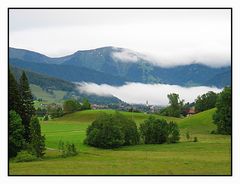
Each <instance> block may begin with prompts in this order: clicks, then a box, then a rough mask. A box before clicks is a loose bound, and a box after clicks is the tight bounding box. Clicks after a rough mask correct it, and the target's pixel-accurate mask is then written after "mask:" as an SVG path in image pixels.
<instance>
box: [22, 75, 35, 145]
mask: <svg viewBox="0 0 240 184" xmlns="http://www.w3.org/2000/svg"><path fill="white" fill-rule="evenodd" d="M19 90H20V96H21V112H20V116H21V118H22V123H23V126H24V138H25V140H26V142H28V143H29V142H30V121H31V118H32V116H33V115H34V114H35V109H34V105H33V104H34V103H33V96H32V93H31V90H30V87H29V83H28V79H27V76H26V74H25V72H23V73H22V75H21V77H20V80H19Z"/></svg>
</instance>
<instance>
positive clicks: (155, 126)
mask: <svg viewBox="0 0 240 184" xmlns="http://www.w3.org/2000/svg"><path fill="white" fill-rule="evenodd" d="M140 134H141V137H142V139H143V141H144V143H145V144H162V143H165V142H167V143H176V142H178V141H179V139H180V133H179V128H178V126H177V124H176V123H174V122H170V123H167V121H166V120H164V119H156V118H155V117H153V116H150V117H149V118H148V119H147V120H145V121H144V123H142V124H141V125H140Z"/></svg>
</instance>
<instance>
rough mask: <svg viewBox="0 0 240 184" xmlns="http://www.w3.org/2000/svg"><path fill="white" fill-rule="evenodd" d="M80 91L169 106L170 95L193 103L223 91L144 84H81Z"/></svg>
mask: <svg viewBox="0 0 240 184" xmlns="http://www.w3.org/2000/svg"><path fill="white" fill-rule="evenodd" d="M78 89H79V90H80V91H81V92H85V93H90V94H96V95H99V96H111V95H113V96H116V97H117V98H119V99H121V100H122V101H125V102H127V103H133V104H145V103H146V101H148V102H149V104H151V105H167V104H168V98H167V95H168V94H169V93H177V94H179V96H180V98H181V99H184V100H185V102H193V101H194V100H195V99H196V98H197V96H198V95H202V94H204V93H207V92H208V91H214V92H216V93H219V92H221V91H222V89H218V88H215V87H206V86H199V87H189V88H187V87H181V86H178V85H167V84H143V83H127V84H125V85H123V86H110V85H107V84H101V85H98V84H95V83H79V84H78Z"/></svg>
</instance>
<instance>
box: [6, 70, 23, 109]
mask: <svg viewBox="0 0 240 184" xmlns="http://www.w3.org/2000/svg"><path fill="white" fill-rule="evenodd" d="M8 83H9V85H8V110H9V111H10V110H14V111H16V112H17V113H20V112H21V111H20V109H21V102H20V94H19V91H18V84H17V81H16V79H15V78H14V76H13V74H12V73H11V71H10V70H9V71H8Z"/></svg>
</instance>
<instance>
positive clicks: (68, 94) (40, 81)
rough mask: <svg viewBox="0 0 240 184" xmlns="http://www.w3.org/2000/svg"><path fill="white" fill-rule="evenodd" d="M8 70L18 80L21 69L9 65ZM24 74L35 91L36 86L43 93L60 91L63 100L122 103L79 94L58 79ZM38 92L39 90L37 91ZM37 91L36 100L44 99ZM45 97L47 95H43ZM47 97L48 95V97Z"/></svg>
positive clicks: (72, 87)
mask: <svg viewBox="0 0 240 184" xmlns="http://www.w3.org/2000/svg"><path fill="white" fill-rule="evenodd" d="M10 70H11V71H12V73H13V75H14V76H15V77H16V79H17V80H19V78H20V76H21V74H22V72H23V69H21V68H17V67H15V66H11V65H10ZM24 71H25V72H26V75H27V77H28V80H29V83H30V84H33V85H35V89H39V88H38V86H39V87H40V88H41V91H43V92H44V93H48V92H53V93H54V90H57V91H62V92H64V94H65V96H64V98H72V97H75V98H78V99H80V100H81V99H83V98H87V99H89V101H90V102H91V103H96V104H109V103H119V102H122V101H121V100H119V99H118V98H116V97H114V96H112V97H111V96H110V97H102V96H97V95H90V94H85V93H81V92H80V91H79V90H78V89H77V88H76V85H75V84H73V83H71V82H68V81H65V80H61V79H58V78H54V77H50V76H47V75H43V74H39V73H35V72H32V71H28V70H24ZM38 91H39V90H38ZM38 91H37V90H35V92H36V93H35V94H34V95H35V96H36V97H37V98H44V97H43V96H44V95H43V96H38V94H39V93H38ZM45 96H47V95H45ZM48 96H49V95H48Z"/></svg>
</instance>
